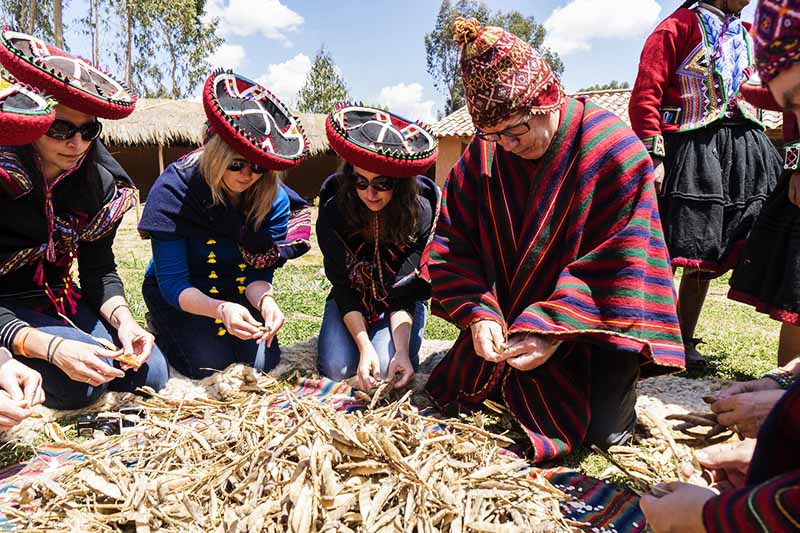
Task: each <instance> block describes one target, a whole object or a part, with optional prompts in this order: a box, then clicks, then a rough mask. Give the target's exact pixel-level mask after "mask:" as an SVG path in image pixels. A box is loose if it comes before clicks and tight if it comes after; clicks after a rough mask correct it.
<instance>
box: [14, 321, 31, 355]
mask: <svg viewBox="0 0 800 533" xmlns="http://www.w3.org/2000/svg"><path fill="white" fill-rule="evenodd" d="M31 331H33V328H32V327H30V326H28V330H27V331H26V332H25V333H23V334H22V338H21V339H20V340H19V341H18V342H16V343H14V344H16V345H17V346H16V349H15V350H14V351H15V352H17V353H18V354H19V355H21V356H23V357H30V356H29V355H28V354H27V353H25V341H26V340H27V339H28V335H30V334H31Z"/></svg>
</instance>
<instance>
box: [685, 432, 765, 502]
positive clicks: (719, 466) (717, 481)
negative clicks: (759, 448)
mask: <svg viewBox="0 0 800 533" xmlns="http://www.w3.org/2000/svg"><path fill="white" fill-rule="evenodd" d="M755 449H756V440H755V439H746V440H743V441H740V442H723V443H722V444H715V445H713V446H709V447H708V448H703V449H702V450H698V451H696V452H695V454H694V456H695V457H696V458H697V461H698V462H699V463H700V466H702V467H703V479H705V481H706V482H707V483H708V486H709V487H710V488H712V489H714V490H717V491H720V492H725V491H728V490H733V489H738V488H741V487H743V486H744V483H745V480H746V479H747V470H748V469H749V468H750V461H751V460H752V458H753V452H754V451H755Z"/></svg>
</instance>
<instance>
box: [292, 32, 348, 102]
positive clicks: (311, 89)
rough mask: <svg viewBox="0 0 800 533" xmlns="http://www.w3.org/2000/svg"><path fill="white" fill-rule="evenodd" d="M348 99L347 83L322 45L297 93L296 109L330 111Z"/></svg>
mask: <svg viewBox="0 0 800 533" xmlns="http://www.w3.org/2000/svg"><path fill="white" fill-rule="evenodd" d="M348 99H350V93H349V91H348V90H347V84H346V83H345V81H344V78H343V77H342V75H341V73H340V72H339V69H338V68H337V67H336V64H335V63H334V62H333V58H332V57H331V54H330V53H329V52H328V51H327V50H325V46H324V45H323V46H322V47H321V48H320V49H319V51H318V52H317V55H316V56H315V57H314V63H313V64H312V65H311V70H310V71H309V72H308V76H306V81H305V83H304V84H303V86H302V87H301V88H300V91H299V92H298V93H297V109H298V110H299V111H301V112H303V113H330V112H331V111H333V109H334V107H335V106H336V104H337V103H339V102H341V101H343V100H348Z"/></svg>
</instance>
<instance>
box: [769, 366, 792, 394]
mask: <svg viewBox="0 0 800 533" xmlns="http://www.w3.org/2000/svg"><path fill="white" fill-rule="evenodd" d="M761 378H762V379H764V378H767V379H771V380H772V381H774V382H775V383H777V384H778V385H779V386H780V388H782V389H788V388H789V387H791V386H792V383H794V381H795V377H794V373H792V372H789V371H788V370H785V369H783V368H776V369H775V370H770V371H769V372H767V373H766V374H764V375H763V376H761Z"/></svg>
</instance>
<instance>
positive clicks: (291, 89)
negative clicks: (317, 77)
mask: <svg viewBox="0 0 800 533" xmlns="http://www.w3.org/2000/svg"><path fill="white" fill-rule="evenodd" d="M310 70H311V58H310V57H308V56H307V55H305V54H297V55H296V56H294V57H293V58H291V59H289V60H288V61H284V62H283V63H278V64H274V65H270V66H269V67H267V72H266V73H264V74H263V75H261V76H259V77H258V78H256V81H257V82H258V83H260V84H261V85H263V86H264V87H266V88H267V89H269V90H270V91H272V92H273V93H275V94H277V95H278V97H279V98H280V99H281V100H282V101H283V102H284V103H285V104H286V105H288V106H289V107H290V108H294V107H295V106H296V105H297V91H299V90H300V87H302V86H303V83H305V81H306V76H308V72H309V71H310Z"/></svg>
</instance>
